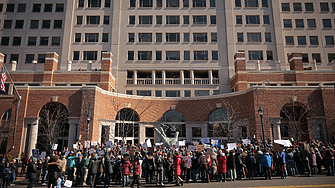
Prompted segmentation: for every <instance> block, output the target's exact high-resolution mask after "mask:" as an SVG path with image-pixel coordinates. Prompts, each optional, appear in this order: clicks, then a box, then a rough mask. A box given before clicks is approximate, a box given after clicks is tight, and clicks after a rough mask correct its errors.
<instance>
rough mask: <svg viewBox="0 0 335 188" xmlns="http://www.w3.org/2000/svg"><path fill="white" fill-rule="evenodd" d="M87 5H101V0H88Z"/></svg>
mask: <svg viewBox="0 0 335 188" xmlns="http://www.w3.org/2000/svg"><path fill="white" fill-rule="evenodd" d="M87 7H101V0H88V4H87Z"/></svg>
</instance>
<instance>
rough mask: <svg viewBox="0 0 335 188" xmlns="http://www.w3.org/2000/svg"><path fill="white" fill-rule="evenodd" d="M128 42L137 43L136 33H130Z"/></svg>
mask: <svg viewBox="0 0 335 188" xmlns="http://www.w3.org/2000/svg"><path fill="white" fill-rule="evenodd" d="M128 42H135V33H128Z"/></svg>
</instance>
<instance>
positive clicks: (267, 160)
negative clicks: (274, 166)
mask: <svg viewBox="0 0 335 188" xmlns="http://www.w3.org/2000/svg"><path fill="white" fill-rule="evenodd" d="M262 167H268V168H269V167H271V156H270V154H269V153H265V154H264V155H263V159H262Z"/></svg>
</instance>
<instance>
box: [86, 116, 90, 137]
mask: <svg viewBox="0 0 335 188" xmlns="http://www.w3.org/2000/svg"><path fill="white" fill-rule="evenodd" d="M90 121H91V114H90V113H88V114H87V136H86V140H88V136H89V130H90Z"/></svg>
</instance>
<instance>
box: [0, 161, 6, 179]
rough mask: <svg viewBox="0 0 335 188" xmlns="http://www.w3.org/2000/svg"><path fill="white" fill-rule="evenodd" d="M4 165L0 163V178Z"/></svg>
mask: <svg viewBox="0 0 335 188" xmlns="http://www.w3.org/2000/svg"><path fill="white" fill-rule="evenodd" d="M5 165H6V164H5V163H3V162H2V161H0V178H1V176H2V173H3V170H4V169H5V168H6V166H5Z"/></svg>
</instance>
